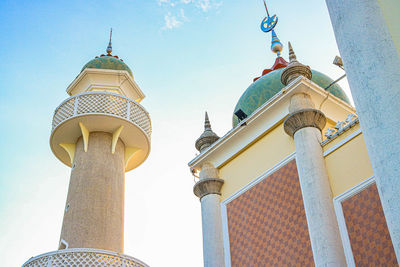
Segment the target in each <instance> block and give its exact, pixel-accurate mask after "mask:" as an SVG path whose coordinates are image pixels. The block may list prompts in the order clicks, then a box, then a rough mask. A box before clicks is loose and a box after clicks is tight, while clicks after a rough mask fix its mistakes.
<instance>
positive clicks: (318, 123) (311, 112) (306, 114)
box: [283, 108, 326, 137]
mask: <svg viewBox="0 0 400 267" xmlns="http://www.w3.org/2000/svg"><path fill="white" fill-rule="evenodd" d="M325 124H326V117H325V115H324V113H322V111H320V110H318V109H314V108H306V109H301V110H297V111H295V112H292V113H290V114H289V116H288V117H287V118H286V119H285V121H284V123H283V127H284V130H285V132H286V133H287V134H288V135H290V136H291V137H293V136H294V134H295V133H296V132H297V131H298V130H300V129H302V128H305V127H315V128H318V129H319V130H320V131H321V132H322V129H323V128H324V127H325Z"/></svg>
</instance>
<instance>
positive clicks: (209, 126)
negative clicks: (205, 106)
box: [204, 111, 211, 131]
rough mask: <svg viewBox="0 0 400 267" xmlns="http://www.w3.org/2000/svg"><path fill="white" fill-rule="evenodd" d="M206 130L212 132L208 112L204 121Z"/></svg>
mask: <svg viewBox="0 0 400 267" xmlns="http://www.w3.org/2000/svg"><path fill="white" fill-rule="evenodd" d="M204 130H205V131H207V130H211V123H210V120H209V119H208V114H207V111H206V117H205V119H204Z"/></svg>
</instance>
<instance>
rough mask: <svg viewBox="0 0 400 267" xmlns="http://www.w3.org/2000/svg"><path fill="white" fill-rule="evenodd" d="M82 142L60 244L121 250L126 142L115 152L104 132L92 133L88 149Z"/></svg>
mask: <svg viewBox="0 0 400 267" xmlns="http://www.w3.org/2000/svg"><path fill="white" fill-rule="evenodd" d="M83 143H84V142H83V139H82V138H79V139H78V141H77V144H76V150H75V158H74V163H73V168H72V171H71V179H70V184H69V191H68V197H67V203H66V208H65V213H64V219H63V225H62V230H61V236H60V246H63V245H64V246H65V245H66V244H68V248H97V249H105V250H110V251H115V252H118V253H122V252H123V243H124V242H123V233H124V230H123V229H124V227H123V224H124V220H123V219H124V184H125V165H124V151H125V145H124V143H123V142H122V141H121V140H118V142H117V144H116V147H115V152H114V154H113V153H112V151H111V145H112V135H111V134H109V133H105V132H93V133H90V135H89V143H88V148H87V152H85V151H84V144H83ZM60 248H62V247H60Z"/></svg>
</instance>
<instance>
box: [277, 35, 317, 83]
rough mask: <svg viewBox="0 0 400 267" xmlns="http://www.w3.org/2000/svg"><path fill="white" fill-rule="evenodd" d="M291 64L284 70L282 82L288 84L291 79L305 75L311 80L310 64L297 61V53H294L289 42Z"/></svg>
mask: <svg viewBox="0 0 400 267" xmlns="http://www.w3.org/2000/svg"><path fill="white" fill-rule="evenodd" d="M289 60H290V62H289V65H287V67H286V68H285V69H284V70H283V72H282V74H281V82H282V83H283V84H284V85H288V84H289V83H290V82H291V81H293V80H295V79H296V78H297V77H299V76H303V77H305V78H307V79H309V80H311V78H312V72H311V69H310V67H309V66H305V65H303V64H301V63H300V62H299V61H297V57H296V54H295V53H294V50H293V47H292V44H291V43H290V42H289Z"/></svg>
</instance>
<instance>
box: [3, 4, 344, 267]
mask: <svg viewBox="0 0 400 267" xmlns="http://www.w3.org/2000/svg"><path fill="white" fill-rule="evenodd" d="M268 3H269V9H270V13H277V14H278V16H279V23H278V26H277V28H276V31H277V34H278V36H279V37H280V39H281V41H282V42H283V43H284V44H285V52H284V53H283V55H284V57H286V58H287V46H286V43H287V41H289V40H290V41H291V42H292V44H293V46H294V49H295V51H296V54H297V56H298V59H299V60H300V61H301V62H303V63H304V64H307V65H310V66H311V67H312V68H313V69H316V70H319V71H321V72H324V73H326V74H328V75H329V76H331V77H332V78H337V77H339V76H341V74H342V71H341V70H340V69H339V68H337V67H335V66H334V65H332V64H331V62H332V60H333V58H334V57H335V56H336V55H337V54H338V51H337V47H336V43H335V39H334V36H333V32H332V28H331V24H330V20H329V16H328V12H327V8H326V6H325V1H323V0H307V1H298V0H287V1H278V0H269V1H268ZM264 15H265V10H264V8H263V4H262V0H253V1H249V0H230V1H222V0H221V1H220V0H162V1H160V0H146V1H145V0H140V1H139V0H113V1H104V0H96V1H94V0H92V1H74V0H70V1H39V0H38V1H7V0H3V1H1V2H0V36H1V42H0V50H1V58H2V59H1V60H0V130H1V138H0V146H1V154H0V169H1V174H0V216H1V217H0V236H1V238H0V255H1V258H2V262H3V264H4V266H18V265H21V264H22V263H23V262H24V261H26V260H27V259H29V257H31V256H36V255H38V254H41V253H45V252H48V251H52V250H55V249H56V248H57V245H58V239H59V234H60V231H61V222H62V215H63V209H64V205H65V199H66V195H67V188H68V179H69V172H70V170H69V168H67V167H66V166H64V165H62V163H60V162H59V161H58V160H56V158H55V157H54V156H53V155H52V152H51V151H50V148H49V136H50V129H51V120H52V114H53V111H54V109H55V108H56V107H57V106H58V105H59V104H60V103H61V102H62V101H63V100H64V99H65V98H66V97H67V94H66V92H65V89H66V87H67V86H68V85H69V83H70V82H71V81H72V80H73V79H74V78H75V77H76V76H77V75H78V74H79V72H80V70H81V68H82V66H83V65H84V64H85V63H86V62H87V61H89V60H90V59H92V58H94V57H95V56H98V55H100V54H102V53H104V52H105V49H106V46H107V42H108V34H109V29H110V27H113V48H114V49H113V50H114V54H115V55H118V56H120V57H121V58H122V59H124V61H125V62H126V63H127V64H128V65H129V66H130V68H131V69H132V71H133V75H134V77H135V80H136V82H137V83H138V84H139V86H140V87H141V89H142V90H143V92H144V93H145V94H146V99H145V100H144V101H143V102H142V104H143V105H144V106H145V107H146V109H147V110H148V111H149V112H150V115H151V118H152V123H153V136H152V152H151V155H150V157H149V158H148V160H147V161H146V162H145V163H144V164H143V165H142V166H141V167H139V168H138V169H136V170H134V171H131V172H129V173H127V175H126V203H125V204H126V205H125V208H126V209H125V215H126V216H125V253H126V254H128V255H131V256H134V257H137V258H139V259H141V260H143V261H145V262H146V263H148V264H150V265H151V266H194V267H196V266H202V240H201V221H200V220H201V217H200V204H199V201H198V199H196V197H195V196H194V195H193V193H192V186H193V178H192V177H191V175H190V173H189V169H188V167H187V162H188V161H189V160H191V159H192V158H193V157H194V156H195V153H196V151H195V148H194V141H195V140H196V138H197V137H198V136H199V135H200V134H201V132H202V126H203V125H202V124H203V116H204V111H205V110H208V111H209V115H210V119H211V123H212V125H213V129H214V131H215V132H217V133H218V134H219V135H220V136H222V135H223V134H225V133H226V132H227V131H228V130H229V129H230V128H231V117H232V111H233V108H234V106H235V103H236V102H237V100H238V99H239V97H240V95H241V94H242V92H244V90H245V89H246V88H247V87H248V86H249V85H250V83H251V81H252V79H253V78H254V77H256V76H259V75H260V74H261V72H262V70H263V69H264V68H269V67H271V66H272V64H273V62H274V59H275V56H274V54H272V53H271V52H270V50H269V47H270V41H271V36H270V34H265V33H263V32H261V30H260V29H259V25H260V22H261V19H262V18H263V17H264ZM341 85H342V86H343V88H345V89H346V91H347V92H348V90H347V88H348V86H347V84H346V81H343V82H341Z"/></svg>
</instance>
